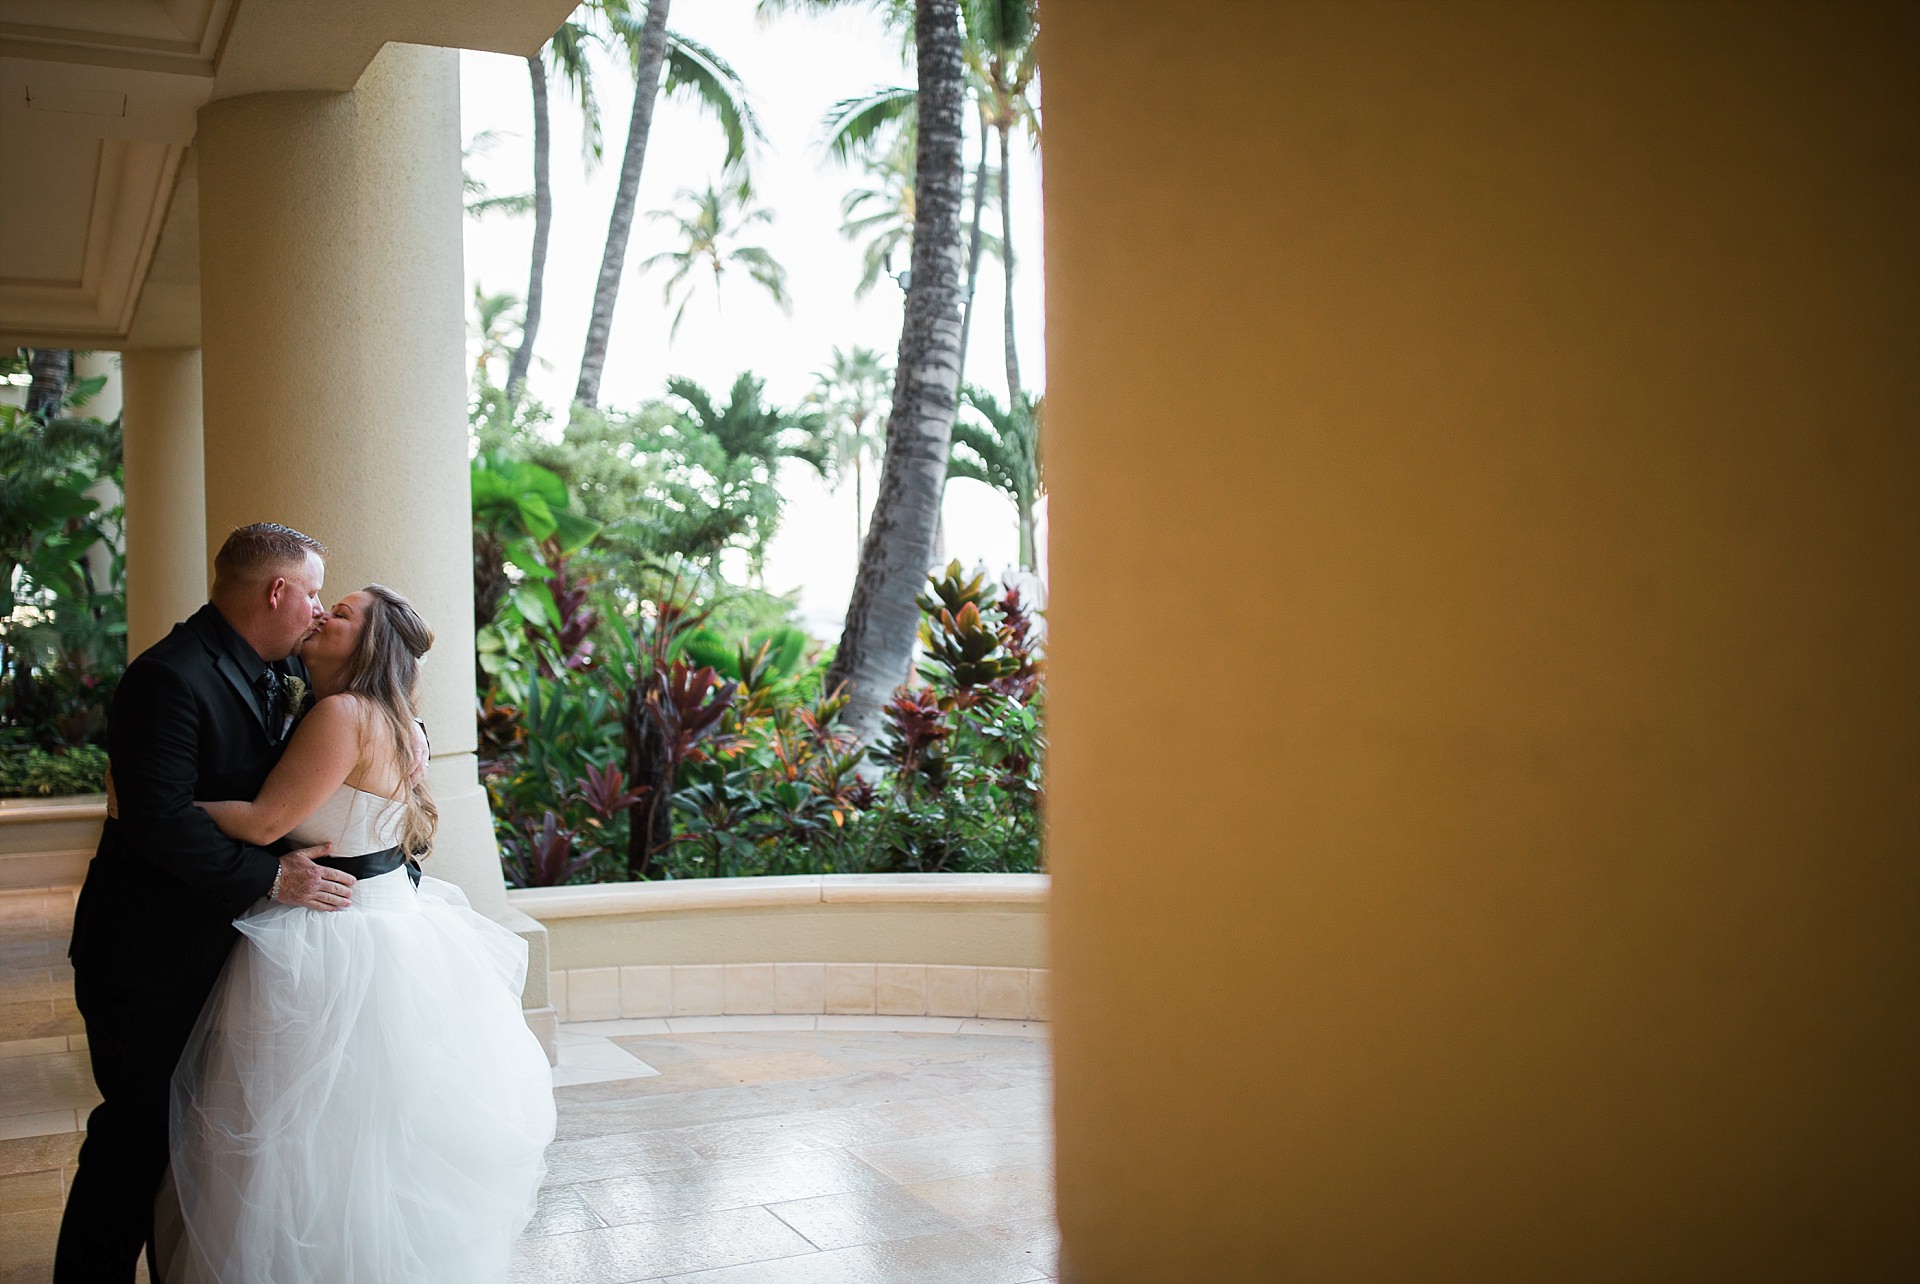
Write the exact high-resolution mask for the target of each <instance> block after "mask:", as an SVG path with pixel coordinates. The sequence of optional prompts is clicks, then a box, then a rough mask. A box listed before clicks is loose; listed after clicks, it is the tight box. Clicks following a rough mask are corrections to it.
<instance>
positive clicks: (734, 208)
mask: <svg viewBox="0 0 1920 1284" xmlns="http://www.w3.org/2000/svg"><path fill="white" fill-rule="evenodd" d="M674 199H675V200H676V201H678V202H679V204H678V205H677V206H676V207H675V208H673V209H660V210H652V211H649V212H648V214H647V217H648V218H650V219H654V220H661V219H664V220H666V221H668V222H670V223H672V224H674V225H675V228H676V230H677V231H678V232H679V235H680V240H681V243H682V245H683V247H684V248H682V249H678V250H662V251H661V252H660V253H658V254H654V255H650V256H648V257H647V258H645V259H642V260H641V261H640V270H641V271H642V272H646V271H650V270H651V269H653V268H655V267H668V268H671V269H672V271H671V272H669V273H668V274H667V282H666V285H665V286H664V287H663V289H662V293H661V300H662V301H663V302H665V303H666V304H667V305H668V306H670V307H673V309H674V311H673V323H672V324H671V325H670V326H668V327H667V337H668V339H669V340H671V339H672V338H673V336H674V335H676V334H678V333H679V332H680V323H681V321H683V320H685V319H686V315H687V305H688V304H689V303H691V302H692V301H693V296H694V293H695V292H696V291H697V290H698V289H700V288H701V287H702V283H704V282H708V281H711V282H712V284H713V290H714V307H715V309H716V310H717V309H718V308H719V306H720V290H721V283H722V282H723V281H724V280H725V278H726V274H727V272H728V270H729V269H731V268H735V267H737V268H740V269H741V270H742V271H744V272H745V273H746V274H747V277H748V278H749V279H750V280H752V281H753V283H754V284H756V285H758V286H759V287H760V288H761V289H762V290H764V291H766V294H767V297H768V298H770V299H772V300H773V301H774V302H775V303H776V304H778V305H779V306H780V307H781V309H782V310H784V311H787V312H791V311H792V310H793V304H792V301H791V300H790V299H789V298H788V297H787V270H786V268H784V267H782V266H781V264H780V262H779V260H777V259H775V258H774V257H773V255H772V253H771V252H770V251H768V250H767V248H766V247H765V246H761V245H742V244H740V243H739V241H740V238H741V236H742V235H743V234H744V233H745V232H746V231H747V229H749V228H751V227H755V226H757V225H760V224H764V223H771V222H773V211H772V210H770V209H768V208H767V207H766V206H764V205H755V204H754V203H753V188H752V187H751V186H750V185H749V184H748V183H747V182H746V180H745V179H741V180H740V181H738V182H733V183H723V184H721V185H720V186H719V187H715V186H714V185H713V184H712V183H709V184H707V186H706V187H704V188H700V189H697V190H696V189H694V188H691V187H683V188H681V189H680V191H679V192H677V193H675V195H674ZM696 269H697V270H696ZM676 296H678V298H679V300H680V302H679V305H678V306H674V298H675V297H676Z"/></svg>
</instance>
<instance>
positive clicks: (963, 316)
mask: <svg viewBox="0 0 1920 1284" xmlns="http://www.w3.org/2000/svg"><path fill="white" fill-rule="evenodd" d="M991 142H992V135H991V134H989V133H988V129H987V121H986V117H984V116H982V117H981V118H980V167H979V168H978V169H976V170H975V171H974V174H973V231H972V232H971V233H970V234H969V235H968V237H967V293H966V296H965V297H964V298H963V299H962V300H961V301H960V372H961V373H960V378H961V379H962V381H964V380H965V379H966V377H967V376H966V369H967V336H968V335H969V334H971V333H972V331H973V291H974V287H975V286H977V285H979V283H980V215H981V212H982V211H983V210H984V209H985V207H986V204H987V148H988V147H989V146H990V145H991Z"/></svg>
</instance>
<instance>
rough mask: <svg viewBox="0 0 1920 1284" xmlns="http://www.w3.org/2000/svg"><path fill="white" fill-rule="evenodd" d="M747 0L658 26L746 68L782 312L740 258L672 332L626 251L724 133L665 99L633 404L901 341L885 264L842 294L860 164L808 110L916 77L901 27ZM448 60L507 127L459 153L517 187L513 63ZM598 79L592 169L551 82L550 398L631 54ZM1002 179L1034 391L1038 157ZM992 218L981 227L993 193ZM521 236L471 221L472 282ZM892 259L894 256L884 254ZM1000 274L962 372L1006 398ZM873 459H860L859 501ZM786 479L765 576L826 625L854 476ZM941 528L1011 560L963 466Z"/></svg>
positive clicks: (541, 389)
mask: <svg viewBox="0 0 1920 1284" xmlns="http://www.w3.org/2000/svg"><path fill="white" fill-rule="evenodd" d="M753 10H754V6H753V2H752V0H701V2H700V3H688V2H686V0H683V2H682V3H681V4H680V5H677V6H675V9H674V11H673V21H672V23H671V26H672V27H673V29H674V30H676V31H678V32H680V33H682V34H683V35H686V36H688V37H690V38H691V39H694V40H697V41H700V42H701V43H703V44H705V45H707V46H708V47H710V48H711V49H713V50H714V51H715V52H716V53H717V54H719V55H720V56H721V57H722V58H724V59H726V60H727V61H728V62H730V63H732V65H733V67H734V68H735V70H737V71H738V72H739V73H740V75H741V77H742V79H743V80H744V81H745V82H746V85H747V87H748V92H749V94H750V96H751V100H752V102H753V106H754V109H755V111H756V112H757V113H758V115H759V117H760V122H761V125H762V127H763V128H764V130H765V132H766V135H767V141H766V143H765V144H764V145H763V146H762V147H761V148H760V150H759V152H758V153H757V155H756V156H755V157H754V161H753V177H754V184H755V188H756V192H757V195H758V198H759V200H760V202H761V203H762V204H764V205H766V206H768V207H769V208H771V209H772V210H773V211H774V212H775V216H776V217H775V221H774V222H773V223H772V224H770V225H765V226H763V227H761V228H760V229H758V230H757V235H756V237H755V240H756V241H757V242H758V243H759V244H762V245H764V246H765V247H766V248H767V249H768V250H769V251H771V252H772V253H773V255H774V257H775V258H777V259H778V260H779V261H780V262H781V263H782V264H783V265H784V266H785V267H786V269H787V283H788V291H789V294H790V295H791V298H792V303H793V312H792V315H791V316H788V315H785V314H783V313H782V312H781V310H780V309H779V307H778V306H776V305H775V304H773V303H772V302H771V301H770V300H768V299H767V298H766V296H765V294H764V293H763V292H761V291H760V289H759V287H757V286H755V285H754V284H753V283H752V282H751V281H750V280H748V279H747V278H746V277H745V276H744V275H743V274H740V273H737V272H736V273H730V274H729V275H728V278H727V280H726V283H725V286H724V290H725V294H724V297H723V298H722V300H721V305H720V309H719V310H716V308H715V304H714V300H713V295H712V293H711V291H708V292H706V293H705V294H704V295H702V296H701V297H698V298H696V299H695V300H694V302H693V303H692V304H691V305H690V306H689V308H688V309H687V316H686V319H685V321H684V322H683V323H682V324H681V327H680V332H679V334H678V335H677V336H675V337H674V338H673V339H672V341H671V342H669V340H668V337H667V327H668V324H669V323H670V321H671V319H672V312H671V310H670V309H668V308H666V307H665V306H663V304H662V301H661V289H662V286H663V285H664V281H665V274H664V273H663V272H661V271H658V270H656V271H654V272H648V273H643V272H641V271H640V270H639V264H640V263H641V262H642V261H643V260H644V259H645V258H646V257H647V256H648V255H650V254H654V253H657V252H659V251H661V250H665V249H672V248H678V246H677V245H676V244H675V241H674V233H673V228H672V225H671V224H669V223H666V222H664V221H654V220H650V219H648V218H647V217H646V214H647V211H650V210H655V209H660V208H663V207H666V206H668V205H670V204H672V203H673V200H674V196H675V194H676V193H678V192H679V191H680V189H682V188H687V187H703V186H705V184H706V183H707V182H708V181H709V180H711V179H712V178H714V177H715V176H716V175H717V174H718V171H719V167H720V160H721V153H722V147H723V140H722V138H721V134H720V131H719V128H718V126H717V125H715V124H714V123H713V121H712V120H711V119H710V118H709V117H707V116H705V115H703V114H701V113H700V112H699V111H697V110H696V109H695V108H694V107H692V106H691V105H689V104H687V103H685V102H683V101H681V100H678V99H676V100H668V101H663V102H661V103H660V104H659V106H658V107H657V108H656V110H655V113H654V118H653V129H652V133H651V137H650V140H649V142H648V145H647V157H646V165H645V168H644V169H643V170H642V172H641V177H640V196H639V201H638V214H637V216H636V219H635V222H634V231H633V237H632V240H631V242H630V244H629V247H628V251H627V268H626V277H625V280H624V282H623V284H622V286H621V292H620V304H619V308H618V310H617V312H616V313H615V316H614V324H613V338H612V343H611V346H610V350H609V354H608V360H607V367H606V372H605V375H604V377H603V379H602V382H601V403H602V404H603V405H606V406H610V407H621V406H630V405H633V404H635V403H636V402H639V401H642V400H644V399H646V398H649V397H654V396H658V395H660V393H661V392H662V391H663V386H664V384H665V381H666V379H667V377H668V376H669V375H687V376H690V377H692V378H694V379H696V380H698V381H700V382H701V383H703V384H704V385H706V386H707V387H708V388H709V389H711V390H712V391H713V392H714V393H715V394H716V395H723V394H724V393H725V391H726V389H727V388H728V387H729V386H731V384H732V382H733V379H734V377H735V375H737V374H738V373H739V372H740V371H742V370H752V371H753V372H754V373H756V374H758V375H761V376H763V377H764V378H765V379H766V380H767V396H768V398H769V399H770V400H772V401H774V402H776V403H790V402H793V401H797V400H798V399H799V398H800V397H802V396H804V395H805V394H806V392H807V391H808V390H809V389H810V388H811V387H812V386H813V374H814V372H815V371H816V370H818V369H820V368H821V367H822V366H823V365H824V364H825V363H826V361H827V358H828V355H829V353H830V351H831V349H832V347H833V346H834V345H836V344H837V345H839V346H841V347H843V348H846V347H851V346H853V345H856V344H857V345H861V346H865V347H869V348H874V349H876V350H878V351H880V352H882V353H884V354H885V355H886V357H887V359H888V360H889V361H890V362H891V360H892V359H893V356H894V353H895V350H896V348H897V347H898V345H899V341H900V317H901V295H900V291H899V289H898V287H897V286H895V285H893V284H892V283H891V282H889V281H887V280H885V279H884V278H883V279H882V280H881V281H880V282H879V283H878V284H877V285H875V287H874V288H873V289H872V290H871V291H870V292H869V293H868V294H867V296H866V297H865V298H864V299H859V300H856V299H855V298H854V297H853V287H854V285H855V284H856V283H857V282H858V281H859V279H860V271H861V260H860V248H859V247H858V246H857V245H855V244H854V243H853V242H850V241H848V240H846V239H845V238H843V237H842V236H841V235H840V232H839V227H840V218H841V214H840V202H841V199H842V197H844V196H845V194H846V193H847V192H848V191H849V190H851V189H852V188H853V187H855V186H857V185H859V184H860V183H861V181H862V180H861V177H860V175H859V174H858V173H857V172H856V171H855V170H852V169H843V168H841V167H840V166H837V165H834V164H832V163H831V162H828V161H827V160H826V159H825V157H824V152H823V151H822V149H821V147H820V138H821V134H822V131H821V127H820V120H821V117H822V116H823V115H824V114H825V113H826V111H827V109H828V108H829V107H830V106H831V105H832V104H833V103H834V102H836V101H838V100H839V99H842V98H847V97H852V96H855V95H859V94H864V93H866V92H868V91H870V90H872V89H874V88H876V87H878V86H881V85H894V84H905V83H910V82H909V80H908V77H910V75H911V72H910V70H908V69H907V68H906V67H905V66H904V65H903V63H902V61H901V57H900V52H899V44H898V40H897V38H895V37H892V36H889V35H888V34H887V33H885V32H884V31H883V30H882V29H881V28H880V25H879V22H878V19H877V18H876V17H875V16H874V15H873V14H872V13H871V12H870V11H867V10H864V9H852V10H844V11H839V12H833V13H828V14H825V15H822V16H810V15H797V14H793V15H787V16H783V17H780V18H776V19H774V20H772V21H771V22H768V23H762V22H761V21H760V20H758V19H757V18H756V17H755V16H754V12H753ZM460 70H461V116H462V125H461V128H462V132H463V135H464V137H465V138H467V139H471V138H473V137H474V136H475V135H477V134H480V133H482V132H483V131H486V130H493V131H497V133H498V134H499V135H500V138H499V141H498V142H497V143H496V144H495V146H494V147H493V148H492V149H491V150H490V151H488V152H487V153H486V154H484V155H476V156H474V157H471V158H470V159H469V161H468V169H469V171H470V172H471V173H473V174H474V175H475V176H476V177H478V178H480V179H481V180H482V181H484V182H485V183H486V184H487V185H488V187H490V188H491V189H492V190H494V191H495V192H499V193H508V192H519V191H525V190H528V189H529V188H530V187H531V186H532V179H531V174H532V159H531V157H532V136H533V126H532V99H531V95H530V91H529V87H528V82H527V71H526V63H525V61H524V60H522V59H518V58H507V57H502V56H499V55H494V54H476V53H463V54H462V55H461V63H460ZM595 84H596V89H597V93H598V96H599V100H600V107H601V117H602V121H603V129H604V131H605V152H606V156H605V160H604V161H603V162H602V163H601V164H600V166H599V167H598V169H597V170H596V171H595V172H594V173H593V174H592V175H591V176H588V175H587V173H586V172H585V167H584V166H583V164H582V160H581V147H580V135H581V130H580V113H579V108H578V105H577V104H576V103H575V102H574V101H573V100H572V99H571V97H570V96H569V95H568V94H567V92H566V91H565V90H564V89H562V88H560V87H559V86H557V85H556V86H555V87H554V89H553V91H552V93H551V95H550V102H551V105H552V113H553V175H552V181H553V203H554V222H553V233H552V240H551V245H550V249H549V253H548V259H547V273H546V296H545V304H544V307H543V309H542V311H543V315H542V318H541V323H540V332H539V336H538V338H537V340H536V346H537V351H536V354H535V355H536V361H535V366H534V370H533V373H532V375H531V376H530V383H531V385H532V391H533V393H534V395H535V396H537V397H538V398H540V399H541V400H542V401H544V402H545V403H546V404H547V405H548V406H550V407H555V408H558V407H561V406H564V405H566V403H567V402H568V400H569V399H570V397H571V395H572V392H573V386H574V381H575V379H576V377H577V376H578V373H579V366H580V349H581V345H582V342H583V340H584V337H585V334H586V327H587V314H588V311H589V309H590V308H591V306H592V299H593V284H594V279H595V277H596V275H597V274H598V272H599V268H600V255H601V251H602V248H603V247H604V245H605V242H606V229H607V216H608V213H609V211H610V210H611V208H612V204H613V190H614V185H615V182H616V181H617V179H618V176H619V167H620V154H621V149H622V147H623V146H624V144H625V139H626V126H627V117H628V113H629V111H630V110H631V108H632V102H633V91H632V87H631V80H630V78H629V75H628V72H627V71H626V70H625V69H624V68H623V67H622V66H620V65H618V64H616V63H614V62H613V61H612V60H611V59H607V58H602V59H601V60H600V61H599V63H598V67H597V75H596V80H595ZM975 147H977V143H974V144H970V145H969V149H968V164H969V167H971V165H972V164H973V163H974V161H975V160H976V159H977V153H976V152H975V151H974V148H975ZM1012 181H1013V211H1014V250H1015V254H1016V257H1017V259H1018V264H1017V269H1016V275H1015V285H1014V306H1015V310H1016V317H1015V328H1016V332H1017V337H1018V345H1019V350H1020V376H1021V380H1022V382H1023V384H1024V385H1025V386H1026V387H1027V388H1029V389H1037V388H1038V387H1040V386H1042V385H1043V383H1044V379H1045V370H1044V365H1043V350H1044V349H1043V343H1042V331H1043V327H1044V319H1043V317H1042V314H1041V288H1040V283H1041V271H1040V250H1041V246H1040V175H1039V164H1038V160H1037V158H1036V157H1035V156H1033V155H1032V153H1031V152H1030V151H1029V150H1028V149H1027V148H1026V146H1025V144H1024V143H1023V142H1021V141H1020V140H1018V139H1016V142H1015V155H1014V164H1013V174H1012ZM988 217H989V220H990V225H991V220H992V217H993V216H992V213H991V211H989V215H988ZM996 230H997V229H996ZM532 235H533V231H532V219H531V218H526V219H506V218H499V217H495V218H491V219H488V220H485V221H484V222H481V221H475V220H471V219H469V220H468V222H467V230H466V264H467V277H468V281H469V288H471V285H472V284H474V283H477V284H478V285H479V286H481V287H482V288H483V289H485V290H486V291H488V292H489V293H493V292H499V291H511V292H512V293H514V294H515V295H524V293H525V291H526V285H527V263H528V252H529V247H530V245H531V243H532ZM905 266H906V263H905V257H904V255H903V256H902V257H901V258H900V259H898V260H896V267H905ZM1004 288H1005V287H1004V279H1003V277H1002V275H1001V271H1000V268H999V265H998V264H997V263H996V262H995V261H993V260H987V261H986V262H984V263H983V265H982V267H981V272H980V285H979V296H978V301H979V305H980V306H979V308H978V309H977V310H976V312H975V315H974V320H973V331H972V335H971V337H970V339H969V347H968V353H967V377H968V379H970V380H971V381H973V382H975V383H978V384H981V385H983V386H985V387H986V388H988V389H990V390H991V391H992V392H993V393H994V395H995V396H996V397H999V398H1001V399H1002V400H1004V399H1005V396H1006V371H1005V360H1004V357H1003V355H1002V354H1003V330H1002V326H1001V308H1002V301H1003V299H1004V294H1003V290H1004ZM469 320H471V313H470V314H469ZM543 363H544V364H543ZM876 471H877V470H874V469H870V470H869V471H868V483H867V487H866V489H867V495H866V500H867V503H868V505H869V506H871V504H872V502H873V491H874V483H875V480H876V478H875V472H876ZM781 488H782V491H783V492H784V493H785V494H786V496H787V499H788V506H787V511H786V516H785V519H784V522H783V525H782V528H781V531H780V534H779V535H778V536H777V537H776V539H775V541H774V543H773V545H772V547H771V548H770V550H769V556H768V561H767V572H766V583H767V587H768V588H769V589H771V590H773V591H775V592H785V591H787V590H791V589H797V590H799V593H800V601H801V608H802V617H803V619H804V621H805V623H806V624H807V625H808V627H809V628H810V629H811V630H812V631H813V632H815V633H816V634H820V635H824V636H829V637H831V636H834V635H836V634H837V633H838V631H839V627H840V622H841V620H842V618H843V617H844V615H845V611H846V603H847V597H848V595H849V593H850V592H851V590H852V586H853V577H854V569H855V565H856V562H857V559H858V549H857V547H856V545H855V541H854V514H853V487H852V485H851V484H850V483H849V484H848V485H847V486H846V487H845V488H844V489H842V490H841V491H839V492H837V493H833V492H829V491H828V490H827V488H826V487H825V485H824V484H822V483H821V482H820V481H819V480H818V479H817V478H816V477H815V476H814V475H813V474H812V473H811V471H810V470H807V469H805V468H794V467H789V468H788V469H787V470H785V471H784V472H783V473H782V478H781ZM945 526H946V530H945V548H944V550H943V555H944V556H947V557H958V558H959V559H960V560H961V561H962V562H964V563H968V564H973V563H980V564H983V565H984V566H985V567H986V568H987V569H989V570H990V571H992V572H994V573H996V574H998V573H999V572H1001V571H1003V570H1004V569H1006V568H1008V567H1011V566H1012V565H1013V563H1014V561H1015V558H1016V534H1015V530H1014V515H1013V507H1012V505H1011V504H1010V503H1009V502H1007V501H1006V500H1004V499H1002V498H1001V497H1000V496H999V495H998V494H996V493H995V492H993V491H991V490H989V489H987V488H986V487H984V486H981V485H979V484H977V483H973V482H968V481H955V482H953V483H951V484H950V485H949V486H948V488H947V500H946V521H945Z"/></svg>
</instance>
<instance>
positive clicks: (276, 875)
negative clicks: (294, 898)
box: [267, 861, 287, 901]
mask: <svg viewBox="0 0 1920 1284" xmlns="http://www.w3.org/2000/svg"><path fill="white" fill-rule="evenodd" d="M286 872H287V866H286V862H284V861H276V862H275V863H274V866H273V886H272V887H269V888H268V889H267V899H268V900H270V901H277V900H279V899H280V876H281V875H282V874H284V873H286Z"/></svg>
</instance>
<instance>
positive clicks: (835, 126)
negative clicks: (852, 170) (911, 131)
mask: <svg viewBox="0 0 1920 1284" xmlns="http://www.w3.org/2000/svg"><path fill="white" fill-rule="evenodd" d="M918 103H919V90H917V89H914V88H910V87H908V86H904V85H894V86H890V87H888V88H885V89H876V90H874V91H873V92H872V93H870V94H865V95H862V96H861V97H858V98H842V99H841V100H840V101H839V102H837V103H835V104H834V105H833V106H832V107H829V108H828V109H827V114H826V115H825V116H823V117H821V119H820V126H821V128H822V129H823V130H825V131H826V148H827V155H829V156H830V157H832V158H833V159H834V160H836V161H839V162H840V163H841V164H843V165H844V164H847V163H848V162H850V161H852V160H854V159H855V158H856V157H857V156H859V155H860V154H861V153H863V152H866V151H870V150H873V149H874V146H875V140H876V139H877V138H879V137H881V136H882V135H884V134H885V133H886V132H887V131H888V130H889V129H905V128H911V127H912V125H913V122H914V120H915V119H916V112H917V108H918Z"/></svg>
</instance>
